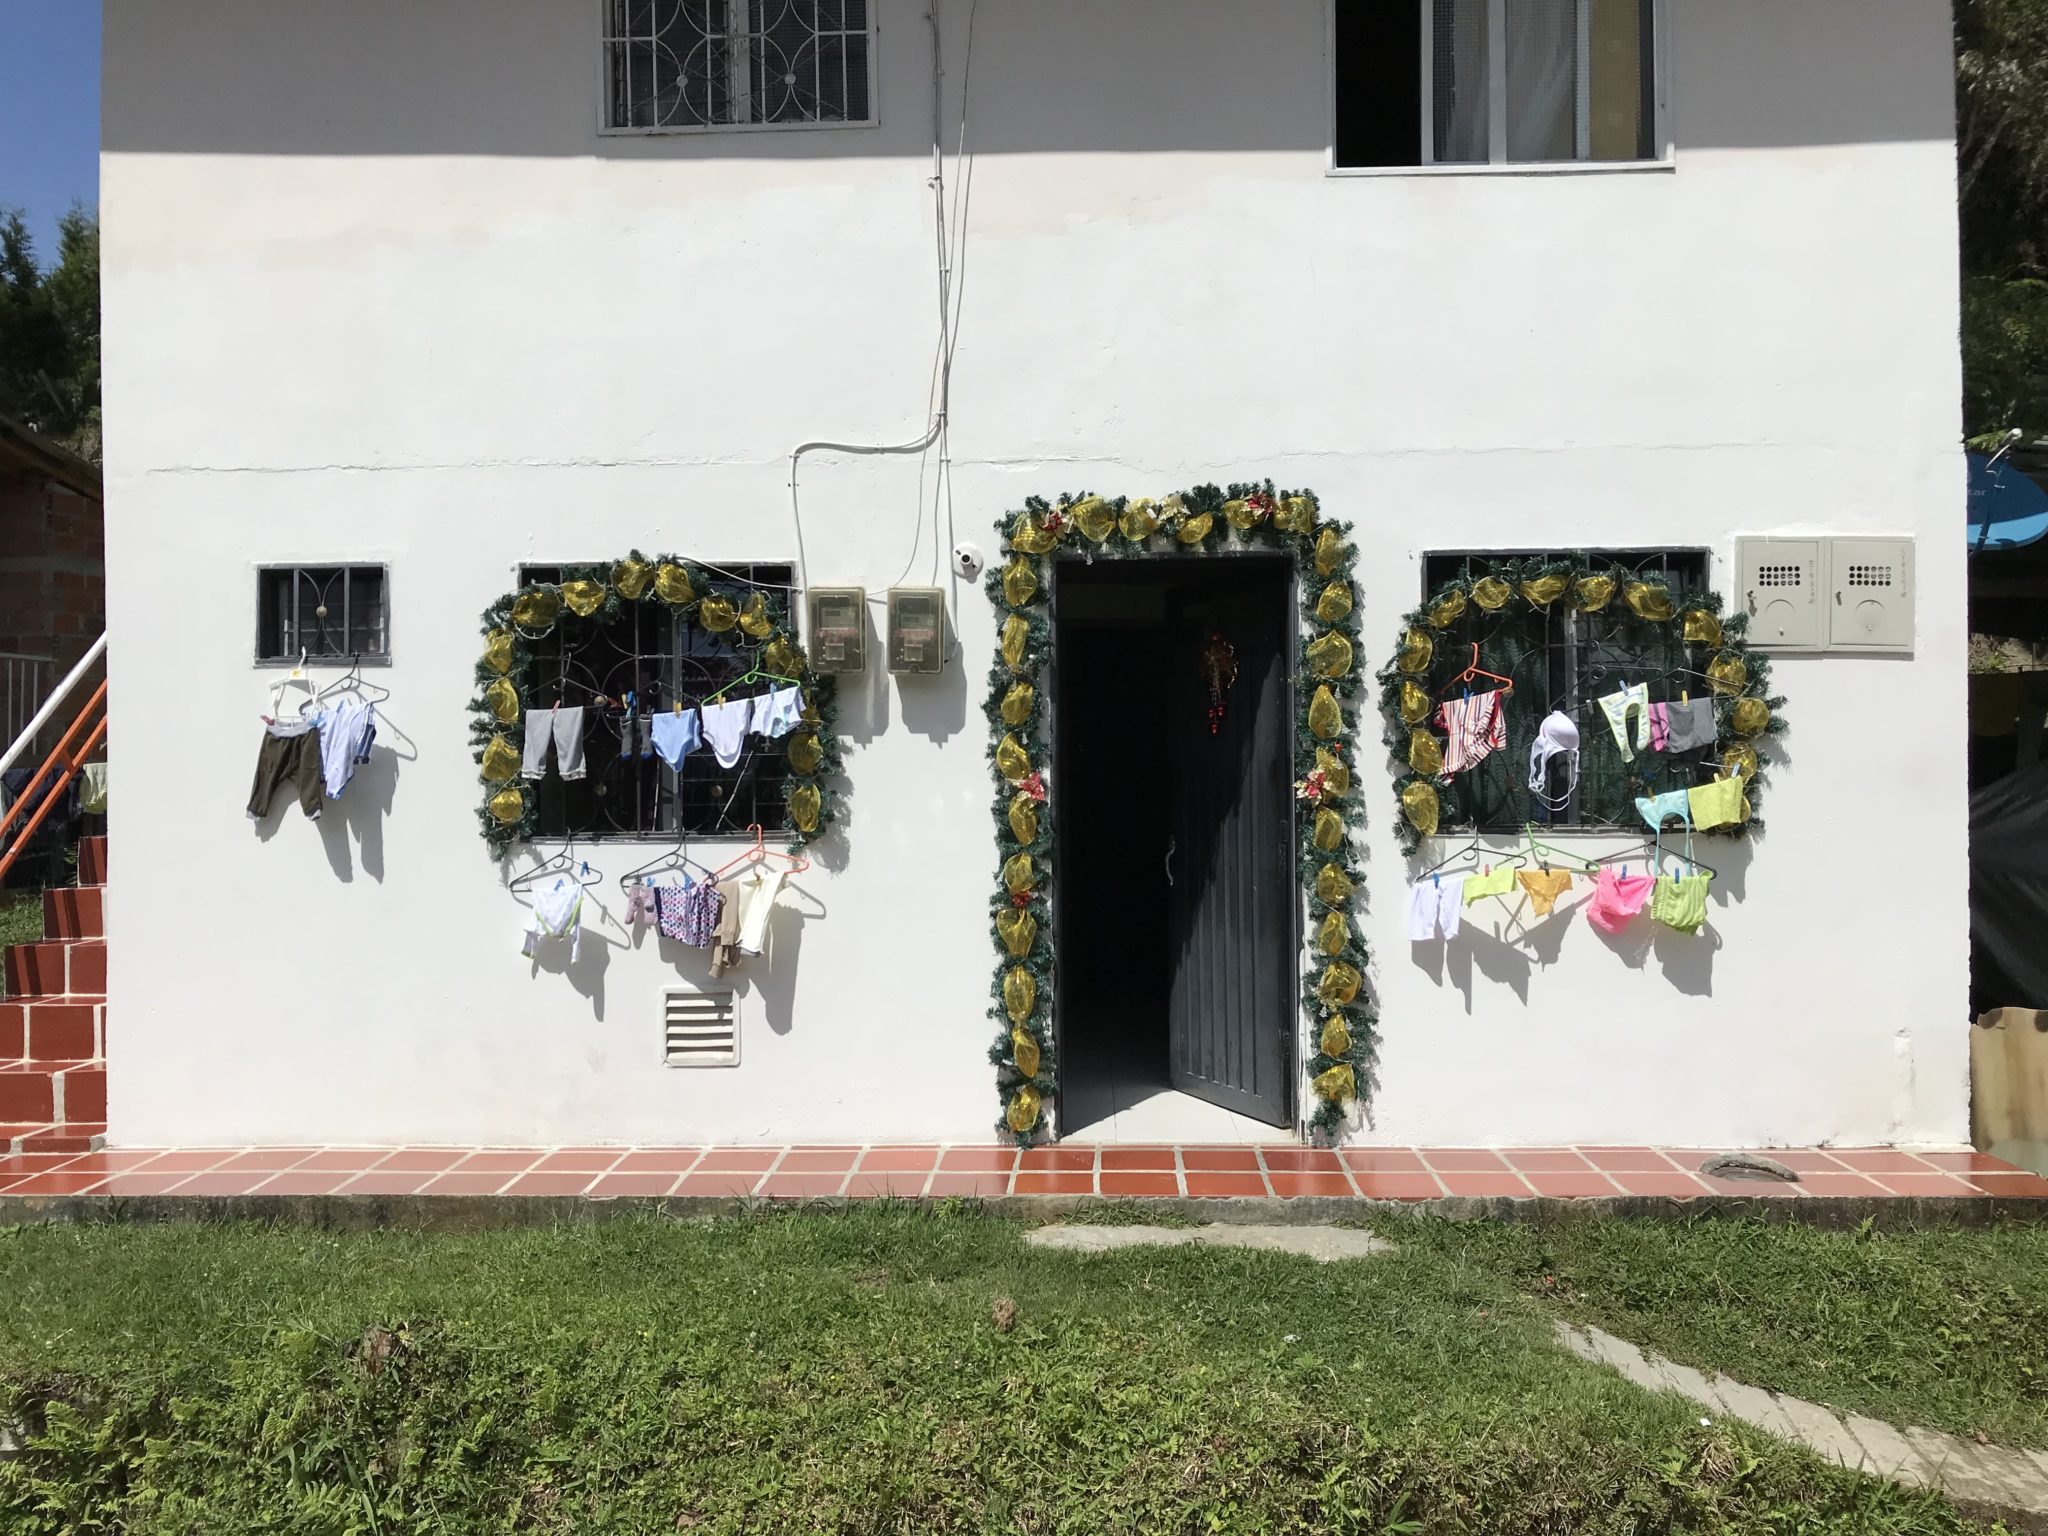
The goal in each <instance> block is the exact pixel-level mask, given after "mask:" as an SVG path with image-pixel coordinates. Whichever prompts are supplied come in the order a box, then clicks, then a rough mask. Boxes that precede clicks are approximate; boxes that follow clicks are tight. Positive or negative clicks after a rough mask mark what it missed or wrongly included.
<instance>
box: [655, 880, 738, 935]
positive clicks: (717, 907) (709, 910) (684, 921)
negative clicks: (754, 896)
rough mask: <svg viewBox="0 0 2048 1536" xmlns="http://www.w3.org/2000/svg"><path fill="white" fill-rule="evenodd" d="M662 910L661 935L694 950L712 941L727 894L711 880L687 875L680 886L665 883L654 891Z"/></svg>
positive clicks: (659, 909)
mask: <svg viewBox="0 0 2048 1536" xmlns="http://www.w3.org/2000/svg"><path fill="white" fill-rule="evenodd" d="M655 900H656V903H657V910H658V911H659V913H660V924H661V936H662V937H663V938H665V939H673V940H675V941H676V943H678V944H687V945H689V946H690V947H691V948H692V949H702V948H704V947H705V946H706V945H708V944H709V943H710V942H711V936H712V934H713V933H715V932H716V931H717V928H718V920H719V918H720V917H721V916H723V915H724V910H725V897H724V896H723V895H722V894H720V892H719V888H718V887H717V886H715V885H713V884H712V883H711V882H710V881H708V880H706V881H696V880H691V879H688V878H687V877H685V879H684V881H683V883H682V884H681V885H664V886H661V887H660V888H659V889H658V890H657V891H656V893H655Z"/></svg>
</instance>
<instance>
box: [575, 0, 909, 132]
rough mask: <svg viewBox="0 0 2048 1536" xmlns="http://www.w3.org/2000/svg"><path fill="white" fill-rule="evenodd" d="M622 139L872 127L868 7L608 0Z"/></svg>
mask: <svg viewBox="0 0 2048 1536" xmlns="http://www.w3.org/2000/svg"><path fill="white" fill-rule="evenodd" d="M604 59H605V82H606V84H605V92H606V106H605V122H606V126H607V128H608V129H609V130H610V131H612V132H614V133H634V132H639V133H681V132H688V131H691V130H696V129H706V128H791V127H807V126H808V127H831V126H834V125H843V124H848V123H870V122H873V121H874V90H873V84H874V82H873V76H872V70H873V62H874V35H873V24H872V20H871V17H870V15H869V0H606V3H605V8H604Z"/></svg>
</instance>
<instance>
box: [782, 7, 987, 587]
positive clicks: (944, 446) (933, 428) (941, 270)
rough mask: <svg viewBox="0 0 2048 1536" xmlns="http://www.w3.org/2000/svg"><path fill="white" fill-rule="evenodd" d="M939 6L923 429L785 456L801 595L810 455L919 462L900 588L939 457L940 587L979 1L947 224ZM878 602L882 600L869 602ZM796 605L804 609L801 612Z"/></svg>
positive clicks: (971, 14) (934, 28) (933, 16)
mask: <svg viewBox="0 0 2048 1536" xmlns="http://www.w3.org/2000/svg"><path fill="white" fill-rule="evenodd" d="M939 4H940V0H932V8H931V9H930V10H929V11H927V12H926V13H925V19H926V20H927V21H928V22H930V24H931V32H932V174H931V178H930V186H931V189H932V209H933V226H934V229H933V233H934V245H935V249H936V252H937V258H938V301H939V336H938V345H937V347H936V348H935V349H934V352H933V355H932V372H931V383H930V386H929V388H928V389H927V391H926V395H925V411H926V416H927V425H926V427H925V430H924V432H923V434H922V435H920V436H918V437H915V438H912V439H910V440H909V441H907V442H901V443H842V442H834V441H831V440H829V439H817V440H814V441H811V442H805V443H799V444H797V446H796V447H795V448H793V449H791V450H790V454H789V515H790V521H791V523H792V524H793V525H794V526H795V529H796V580H797V587H798V588H799V589H800V590H804V591H808V590H809V587H810V568H809V564H808V561H807V559H806V556H805V551H804V523H803V511H802V507H801V505H800V503H799V499H798V492H797V474H798V468H799V466H800V465H801V463H802V460H803V457H804V455H805V454H807V453H849V454H859V455H863V456H877V455H886V454H899V453H915V454H917V455H918V456H919V457H918V471H917V503H916V505H917V519H916V523H915V525H914V526H913V528H912V530H911V542H910V555H909V558H908V559H907V560H905V562H904V565H903V571H902V573H901V574H900V575H898V576H897V578H896V581H895V582H894V583H892V585H897V584H900V583H901V582H902V580H903V577H904V576H907V575H909V573H910V569H911V567H912V566H913V565H915V564H916V563H917V550H918V545H919V544H920V543H921V542H922V540H923V537H924V486H925V478H926V469H927V467H928V465H929V463H930V456H931V450H932V448H933V447H934V446H937V448H938V450H939V467H938V472H937V474H936V476H934V477H933V495H932V582H933V584H934V585H936V584H937V582H938V565H939V549H940V543H939V538H938V524H939V509H940V506H941V504H942V503H943V505H944V507H945V510H946V524H947V529H948V531H949V532H950V530H951V527H952V484H953V460H952V451H951V441H952V440H951V432H950V426H951V420H952V406H953V350H954V345H955V343H956V341H957V340H958V338H959V332H960V302H959V298H960V293H961V285H960V284H959V283H958V282H957V281H956V274H960V273H964V271H965V266H966V261H965V258H966V249H967V226H966V214H967V210H968V200H967V199H966V197H965V196H964V195H963V194H964V191H965V188H966V187H967V185H968V184H969V183H971V181H972V179H973V170H972V165H971V163H970V162H968V161H967V159H966V155H967V88H968V84H969V82H970V80H971V79H972V76H973V69H974V20H975V13H976V12H977V11H979V10H980V8H981V0H971V3H970V4H969V6H968V9H967V38H966V44H965V49H964V55H963V59H962V64H961V77H960V134H959V141H958V147H957V148H956V150H955V151H954V164H955V166H956V167H961V166H965V167H966V170H965V172H964V173H963V174H961V175H959V176H956V184H955V188H954V193H953V208H952V216H951V218H950V219H949V218H948V212H947V208H946V163H945V119H944V105H945V98H944V94H943V81H944V77H945V63H944V48H943V40H942V37H941V34H940V29H939ZM871 601H882V599H871ZM799 606H801V605H799Z"/></svg>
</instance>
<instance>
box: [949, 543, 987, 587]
mask: <svg viewBox="0 0 2048 1536" xmlns="http://www.w3.org/2000/svg"><path fill="white" fill-rule="evenodd" d="M953 574H954V575H955V576H959V577H961V578H963V579H964V580H967V581H972V580H974V578H975V577H977V576H979V575H980V574H981V551H980V550H979V549H978V548H976V547H975V546H974V545H972V544H955V545H954V546H953Z"/></svg>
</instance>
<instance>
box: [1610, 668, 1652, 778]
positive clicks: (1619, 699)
mask: <svg viewBox="0 0 2048 1536" xmlns="http://www.w3.org/2000/svg"><path fill="white" fill-rule="evenodd" d="M1598 702H1599V705H1600V713H1601V714H1603V715H1605V716H1606V717H1607V728H1608V729H1609V730H1610V731H1612V732H1613V733H1614V741H1615V745H1616V746H1618V747H1620V748H1621V760H1622V761H1623V762H1624V763H1632V762H1634V761H1635V760H1636V755H1635V753H1634V752H1632V751H1630V750H1629V744H1628V721H1629V716H1630V715H1631V714H1633V715H1634V716H1635V722H1636V745H1637V746H1638V747H1640V748H1642V749H1643V750H1644V751H1646V752H1647V751H1648V750H1649V749H1650V690H1649V687H1648V685H1646V684H1643V683H1635V684H1632V685H1631V684H1626V683H1624V684H1623V685H1622V688H1621V691H1620V692H1618V693H1610V694H1608V695H1607V696H1606V697H1605V698H1602V699H1600V700H1599V701H1598Z"/></svg>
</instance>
